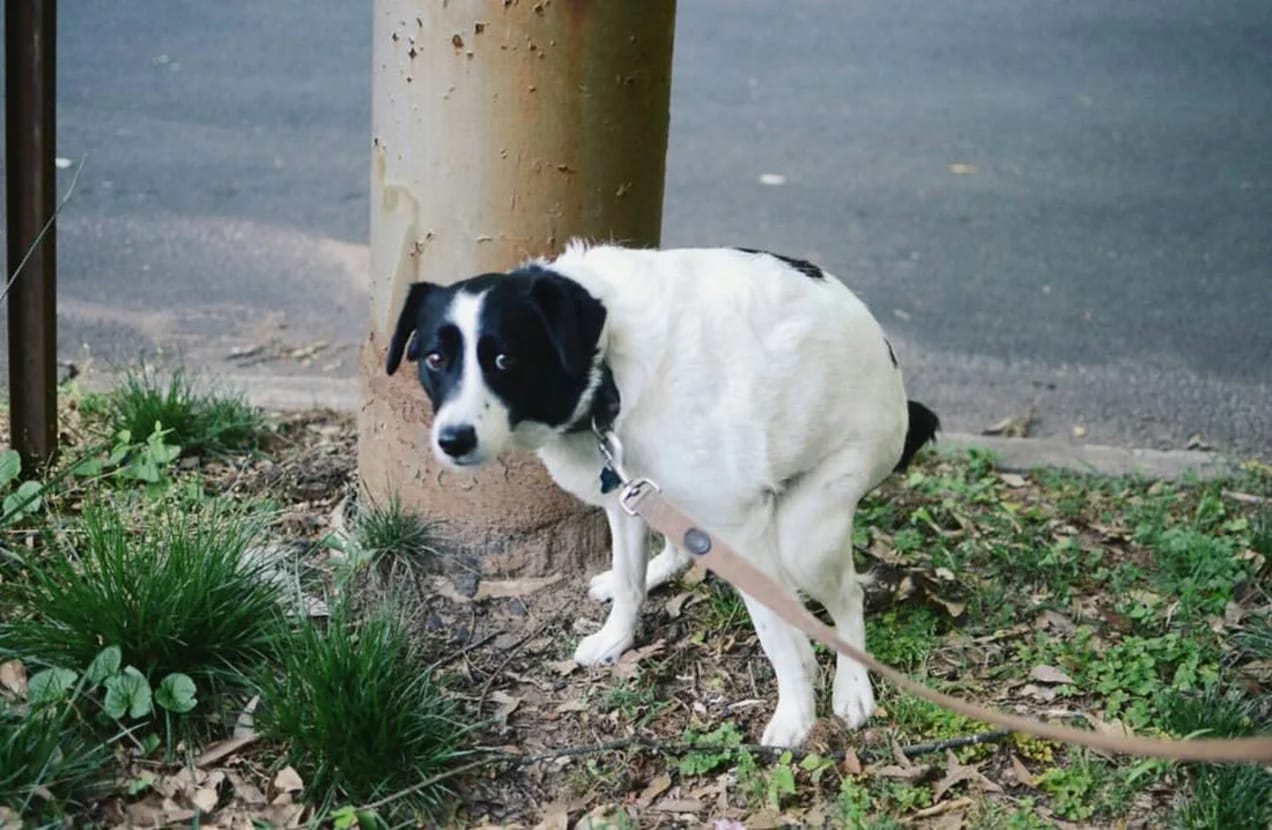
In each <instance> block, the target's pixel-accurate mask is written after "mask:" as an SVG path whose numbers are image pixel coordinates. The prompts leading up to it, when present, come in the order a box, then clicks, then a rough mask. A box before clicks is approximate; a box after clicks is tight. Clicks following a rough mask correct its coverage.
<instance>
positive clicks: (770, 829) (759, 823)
mask: <svg viewBox="0 0 1272 830" xmlns="http://www.w3.org/2000/svg"><path fill="white" fill-rule="evenodd" d="M746 826H747V830H776V829H777V828H778V827H786V826H787V824H786V822H784V821H783V820H782V814H781V813H779V812H778V811H777V810H774V809H771V808H769V807H765V808H764V809H763V810H756V811H755V812H754V813H751V815H749V816H747V817H746Z"/></svg>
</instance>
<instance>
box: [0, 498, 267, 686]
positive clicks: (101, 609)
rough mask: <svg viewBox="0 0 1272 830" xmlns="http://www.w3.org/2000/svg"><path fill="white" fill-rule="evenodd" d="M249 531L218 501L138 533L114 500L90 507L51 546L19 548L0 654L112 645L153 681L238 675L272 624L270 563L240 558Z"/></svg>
mask: <svg viewBox="0 0 1272 830" xmlns="http://www.w3.org/2000/svg"><path fill="white" fill-rule="evenodd" d="M255 533H256V527H255V525H254V523H253V522H252V521H251V520H250V519H248V518H246V517H244V516H242V515H240V514H237V513H235V512H233V511H231V510H229V509H226V508H222V507H218V506H217V505H209V506H208V507H207V508H205V509H203V510H201V511H198V512H195V513H193V514H190V513H183V512H181V511H179V510H176V509H172V508H165V509H163V510H162V511H161V512H160V514H159V515H158V516H157V517H156V518H154V519H153V520H151V521H149V522H147V523H146V524H144V525H143V526H142V527H141V528H140V529H137V530H134V529H131V528H129V527H128V526H127V524H126V523H125V519H124V517H123V515H121V513H120V512H119V511H118V510H117V509H116V508H115V506H114V505H113V504H112V503H111V502H110V501H109V500H103V501H102V502H100V503H96V504H88V505H86V506H85V510H84V516H83V519H82V521H81V522H79V523H77V524H76V525H72V526H71V527H70V528H69V530H68V532H66V533H65V534H64V536H63V538H62V539H61V541H59V542H57V543H56V544H54V546H53V547H52V549H51V550H48V551H34V552H30V553H28V554H26V555H25V557H24V559H23V560H22V578H20V579H17V580H15V581H14V582H13V583H12V584H11V585H9V586H7V590H6V592H5V596H4V599H5V600H6V601H7V602H8V603H9V605H10V608H11V610H12V611H13V612H14V613H13V615H12V617H11V619H10V620H9V621H8V622H4V623H0V650H7V651H9V652H11V653H15V654H17V655H20V656H21V657H22V658H23V659H25V660H27V661H29V662H34V663H37V664H42V665H46V666H58V667H64V668H66V667H73V666H86V665H88V664H89V663H90V662H91V661H93V660H94V659H95V658H96V657H97V656H98V653H99V651H100V650H101V648H102V644H114V645H118V646H119V648H120V651H121V655H122V660H123V662H124V663H125V664H127V665H132V666H135V667H137V670H138V671H140V673H141V674H142V675H144V677H146V678H147V679H148V680H149V681H150V682H151V683H155V684H158V683H160V679H161V678H163V677H165V676H167V675H169V674H173V673H181V674H187V675H190V677H192V678H194V679H196V680H197V681H199V683H200V685H202V684H203V682H204V681H209V682H211V683H212V684H213V685H216V684H220V683H226V682H228V683H237V682H240V681H241V677H240V672H241V671H243V670H244V669H246V668H248V667H250V666H251V665H252V664H253V663H254V662H255V661H256V660H257V659H259V657H260V655H261V654H263V653H264V652H265V651H266V649H267V647H268V646H269V644H270V643H271V641H272V640H273V638H274V637H275V636H276V635H277V633H278V630H279V626H278V618H279V609H280V598H281V595H282V589H281V587H280V583H279V581H278V580H277V579H276V578H275V576H274V574H273V572H272V567H273V566H272V564H271V563H270V562H268V561H266V560H264V559H263V558H258V557H251V556H247V555H245V553H246V551H247V549H248V546H249V544H250V543H251V541H252V540H253V538H254V536H255Z"/></svg>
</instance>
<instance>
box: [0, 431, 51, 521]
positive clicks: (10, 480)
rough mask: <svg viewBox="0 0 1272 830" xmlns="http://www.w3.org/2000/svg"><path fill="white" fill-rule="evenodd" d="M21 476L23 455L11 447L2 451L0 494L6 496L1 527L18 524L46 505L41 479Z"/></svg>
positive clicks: (0, 458) (0, 511)
mask: <svg viewBox="0 0 1272 830" xmlns="http://www.w3.org/2000/svg"><path fill="white" fill-rule="evenodd" d="M21 478H22V457H21V456H20V455H18V451H17V450H12V449H10V450H5V451H4V452H2V453H0V494H3V496H4V502H3V506H2V507H0V517H3V521H2V522H0V527H8V526H9V525H12V524H16V523H18V522H20V521H22V520H23V519H25V518H27V517H28V516H32V515H34V514H36V513H38V512H39V511H40V508H41V507H43V506H44V499H43V495H42V494H43V492H44V485H43V484H42V483H40V482H39V481H21ZM14 485H16V486H14Z"/></svg>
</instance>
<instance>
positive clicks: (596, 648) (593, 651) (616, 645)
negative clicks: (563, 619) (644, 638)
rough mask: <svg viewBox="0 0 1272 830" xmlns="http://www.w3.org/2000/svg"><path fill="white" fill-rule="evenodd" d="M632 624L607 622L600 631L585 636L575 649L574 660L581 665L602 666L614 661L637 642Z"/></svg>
mask: <svg viewBox="0 0 1272 830" xmlns="http://www.w3.org/2000/svg"><path fill="white" fill-rule="evenodd" d="M635 640H636V637H635V632H634V631H633V630H632V627H631V626H627V625H614V624H613V623H606V624H605V625H604V626H603V627H602V628H601V630H600V631H598V632H596V633H595V634H590V635H588V636H587V637H584V638H583V642H581V643H579V647H578V648H576V649H575V650H574V662H576V663H578V664H579V665H580V666H601V665H605V664H607V663H613V662H615V661H616V660H618V658H619V657H621V656H622V654H623V652H624V651H627V649H629V648H631V647H632V643H633V642H635Z"/></svg>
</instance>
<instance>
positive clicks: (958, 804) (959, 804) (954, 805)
mask: <svg viewBox="0 0 1272 830" xmlns="http://www.w3.org/2000/svg"><path fill="white" fill-rule="evenodd" d="M970 806H972V800H971V799H970V798H968V797H967V796H963V797H962V798H956V799H954V800H953V801H942V802H941V803H940V804H933V805H932V806H931V807H924V808H923V809H922V810H915V811H914V812H913V813H910V815H908V816H906V819H907V820H910V821H912V820H915V819H924V818H932V817H933V816H939V815H941V814H942V813H948V812H951V811H953V810H961V809H963V808H964V807H970ZM927 826H928V827H931V826H932V825H927ZM941 826H945V825H941ZM952 826H955V827H959V826H962V822H961V821H960V822H959V824H956V825H952Z"/></svg>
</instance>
